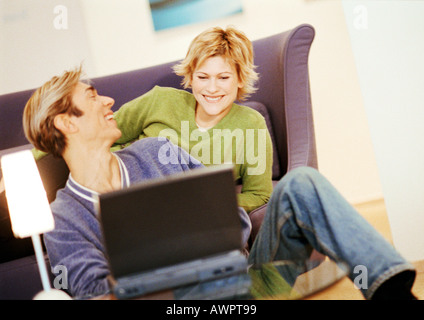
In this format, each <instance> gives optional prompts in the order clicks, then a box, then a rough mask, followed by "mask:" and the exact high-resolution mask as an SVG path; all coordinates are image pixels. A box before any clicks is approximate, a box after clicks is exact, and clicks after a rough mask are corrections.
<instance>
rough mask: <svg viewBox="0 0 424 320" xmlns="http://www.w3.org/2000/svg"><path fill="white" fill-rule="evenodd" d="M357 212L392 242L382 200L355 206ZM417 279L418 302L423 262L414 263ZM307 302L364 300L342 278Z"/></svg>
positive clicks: (423, 290)
mask: <svg viewBox="0 0 424 320" xmlns="http://www.w3.org/2000/svg"><path fill="white" fill-rule="evenodd" d="M355 207H356V209H357V210H358V212H359V213H360V214H361V215H362V216H363V217H364V218H365V219H367V220H368V222H369V223H370V224H371V225H373V226H374V228H376V229H377V231H379V232H380V233H381V234H382V235H383V236H384V237H385V238H386V239H387V240H388V241H390V242H392V235H391V231H390V225H389V221H388V218H387V214H386V208H385V205H384V201H383V200H376V201H372V202H368V203H364V204H361V205H357V206H355ZM414 265H415V266H416V268H417V278H416V280H415V283H414V286H413V288H412V292H413V293H414V294H415V296H416V297H417V298H418V299H419V300H424V261H419V262H414ZM309 300H364V297H363V296H362V294H361V293H360V292H359V290H358V289H356V288H355V287H354V285H353V283H352V281H351V280H350V279H349V278H347V277H346V278H343V279H342V280H340V281H339V282H337V283H336V284H334V285H333V286H331V287H330V288H328V289H326V290H324V291H323V292H321V293H318V294H315V295H314V296H311V297H309Z"/></svg>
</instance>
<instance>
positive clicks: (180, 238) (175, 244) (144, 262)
mask: <svg viewBox="0 0 424 320" xmlns="http://www.w3.org/2000/svg"><path fill="white" fill-rule="evenodd" d="M97 210H98V212H99V220H100V224H101V227H102V232H103V237H104V241H105V247H106V252H107V257H108V262H109V267H110V270H111V274H112V277H113V279H114V283H113V293H114V294H115V295H116V297H117V298H118V299H123V298H131V297H135V296H140V295H145V294H148V293H152V292H156V291H161V290H165V289H172V288H176V287H178V286H184V285H189V284H195V283H205V282H209V283H210V281H213V280H214V279H222V278H225V277H229V276H234V275H238V274H240V273H246V270H247V259H246V257H245V256H244V255H243V254H242V253H241V249H242V243H241V242H242V240H241V223H240V219H239V215H238V205H237V198H236V192H235V185H234V176H233V167H232V166H231V165H220V166H213V167H206V168H200V169H193V170H190V171H186V172H183V173H179V174H175V175H171V176H165V177H161V178H158V179H152V180H147V181H145V182H142V183H140V184H137V185H133V186H131V187H129V188H126V189H121V190H117V191H113V192H109V193H104V194H101V195H99V201H98V208H97ZM220 283H221V282H220ZM248 285H249V283H248V281H244V282H243V283H242V285H240V288H246V287H247V286H248ZM209 287H210V286H209Z"/></svg>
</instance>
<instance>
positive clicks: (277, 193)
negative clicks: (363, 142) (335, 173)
mask: <svg viewBox="0 0 424 320" xmlns="http://www.w3.org/2000/svg"><path fill="white" fill-rule="evenodd" d="M312 249H315V250H317V251H318V252H320V253H322V254H324V255H326V256H328V257H329V258H330V259H332V260H334V261H336V262H344V263H346V264H347V265H348V267H349V277H350V279H351V280H352V281H354V279H355V277H357V276H358V273H354V269H355V266H361V268H363V267H362V266H365V267H366V270H367V278H368V285H367V286H361V287H366V288H361V292H362V294H363V295H364V297H365V298H367V299H369V298H371V296H372V295H373V293H374V292H375V290H376V289H377V288H378V287H379V286H380V285H381V284H382V283H383V282H384V281H385V280H387V279H388V278H390V277H392V276H394V275H395V274H398V273H400V272H402V271H405V270H413V269H414V268H413V266H412V265H411V264H410V263H408V262H407V261H406V260H405V259H404V258H403V257H402V256H401V255H400V254H399V253H398V252H397V251H396V250H395V249H394V248H393V246H392V245H391V244H390V243H389V242H387V241H386V240H385V239H384V238H383V237H382V236H381V235H380V234H379V233H378V232H377V231H376V230H375V229H374V228H373V227H372V226H371V225H370V224H369V223H368V222H367V221H366V220H365V219H364V218H363V217H361V216H360V215H359V214H358V213H357V212H356V210H355V209H354V208H353V207H352V206H351V205H350V204H349V203H348V202H347V201H346V200H345V199H344V198H343V197H342V196H341V195H340V194H339V193H338V192H337V190H336V189H335V188H334V187H333V186H332V185H331V184H330V183H329V182H328V181H327V180H326V179H325V178H324V177H323V176H322V175H321V174H320V173H319V172H318V171H316V170H315V169H312V168H306V167H302V168H297V169H294V170H292V171H290V172H289V173H287V174H286V175H285V176H284V177H283V178H282V179H281V181H279V183H278V184H277V186H276V187H275V189H274V192H273V194H272V196H271V199H270V201H269V203H268V207H267V212H266V215H265V218H264V221H263V222H262V225H261V229H260V231H259V233H258V235H257V237H256V240H255V242H254V243H253V246H252V249H251V252H250V255H249V263H250V264H252V265H255V264H256V265H259V264H263V263H267V262H270V261H278V260H294V261H299V260H302V259H303V260H305V259H308V257H309V256H310V254H311V252H312Z"/></svg>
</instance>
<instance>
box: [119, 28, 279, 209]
mask: <svg viewBox="0 0 424 320" xmlns="http://www.w3.org/2000/svg"><path fill="white" fill-rule="evenodd" d="M174 70H175V72H176V73H177V74H178V75H180V76H182V77H183V83H182V84H183V86H184V87H185V88H191V89H192V92H193V93H192V94H191V93H189V92H187V91H185V90H178V89H174V88H163V87H155V88H153V89H152V90H151V91H149V92H148V93H146V94H144V95H143V96H141V97H139V98H136V99H134V100H132V101H130V102H128V103H126V104H125V105H123V106H122V107H121V108H120V109H119V110H118V111H117V112H116V113H115V119H116V121H117V124H118V127H119V128H120V129H121V131H122V137H121V138H120V139H119V140H118V141H117V144H115V146H114V150H116V149H119V148H122V147H125V146H127V144H128V143H129V142H132V141H134V140H136V139H141V138H146V137H157V136H161V137H166V138H168V139H169V140H171V141H172V142H173V143H174V144H176V145H178V146H180V147H181V148H183V149H184V150H186V151H187V152H188V153H190V155H191V156H193V157H195V158H197V159H198V160H199V161H201V162H202V163H203V164H204V165H213V164H221V163H229V162H230V163H233V164H234V167H235V169H234V174H235V179H236V180H238V181H239V182H240V183H241V184H242V190H241V193H240V194H239V195H238V201H239V205H240V206H241V207H243V208H244V209H245V210H246V211H247V212H250V211H251V210H253V209H255V208H257V207H259V206H261V205H263V204H265V203H267V202H268V200H269V197H270V194H271V192H272V145H271V139H270V135H269V132H268V129H267V126H266V124H265V120H264V118H263V117H262V116H261V115H260V114H259V113H258V112H256V111H255V110H253V109H251V108H248V107H244V106H240V105H238V104H235V101H237V100H244V99H246V97H248V95H249V94H251V93H253V92H254V91H255V88H254V83H255V81H256V80H257V78H258V75H257V73H256V72H255V71H254V65H253V48H252V43H251V42H250V40H249V39H248V38H247V37H246V36H245V35H244V34H243V33H242V32H240V31H238V30H236V29H234V28H232V27H229V28H227V29H226V30H224V29H221V28H219V27H216V28H212V29H208V30H206V31H204V32H202V33H201V34H200V35H198V36H197V37H196V38H195V39H194V40H193V41H192V43H191V45H190V47H189V50H188V53H187V56H186V57H185V59H184V60H183V61H182V62H181V63H180V64H178V65H176V66H175V67H174Z"/></svg>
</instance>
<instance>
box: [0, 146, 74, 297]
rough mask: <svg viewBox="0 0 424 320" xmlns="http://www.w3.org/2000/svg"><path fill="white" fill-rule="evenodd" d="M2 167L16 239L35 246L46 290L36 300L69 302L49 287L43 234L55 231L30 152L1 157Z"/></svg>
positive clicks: (57, 291) (64, 295)
mask: <svg viewBox="0 0 424 320" xmlns="http://www.w3.org/2000/svg"><path fill="white" fill-rule="evenodd" d="M1 168H2V172H3V179H4V187H5V192H6V199H7V205H8V208H9V214H10V222H11V225H12V230H13V234H14V235H15V237H17V238H26V237H31V238H32V243H33V245H34V251H35V256H36V259H37V264H38V269H39V271H40V277H41V283H42V285H43V289H44V291H43V292H41V293H39V294H37V296H36V297H35V298H34V299H66V298H68V299H69V296H68V295H67V294H66V293H65V292H63V291H61V290H56V289H52V288H51V286H50V281H49V276H48V273H47V268H46V263H45V261H44V254H43V249H42V246H41V240H40V234H42V233H45V232H48V231H51V230H53V229H54V220H53V215H52V212H51V209H50V205H49V201H48V199H47V194H46V191H45V190H44V186H43V183H42V181H41V177H40V173H39V172H38V168H37V165H36V163H35V160H34V157H33V155H32V153H31V151H29V150H25V151H19V152H15V153H11V154H6V155H4V156H2V158H1Z"/></svg>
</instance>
